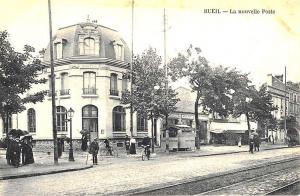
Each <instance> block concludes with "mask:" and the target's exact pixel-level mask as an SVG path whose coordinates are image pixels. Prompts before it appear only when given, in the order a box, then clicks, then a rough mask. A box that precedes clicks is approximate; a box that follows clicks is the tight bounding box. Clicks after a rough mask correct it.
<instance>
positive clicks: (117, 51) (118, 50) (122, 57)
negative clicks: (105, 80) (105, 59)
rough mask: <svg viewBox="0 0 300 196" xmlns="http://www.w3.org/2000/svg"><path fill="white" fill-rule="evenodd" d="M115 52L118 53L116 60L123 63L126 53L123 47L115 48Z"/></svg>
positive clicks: (117, 46)
mask: <svg viewBox="0 0 300 196" xmlns="http://www.w3.org/2000/svg"><path fill="white" fill-rule="evenodd" d="M115 52H116V59H117V60H120V61H123V60H124V52H123V46H121V45H116V46H115Z"/></svg>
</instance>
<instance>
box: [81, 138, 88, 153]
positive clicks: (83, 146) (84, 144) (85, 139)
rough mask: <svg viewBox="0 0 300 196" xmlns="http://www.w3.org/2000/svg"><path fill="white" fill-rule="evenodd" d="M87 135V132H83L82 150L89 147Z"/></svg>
mask: <svg viewBox="0 0 300 196" xmlns="http://www.w3.org/2000/svg"><path fill="white" fill-rule="evenodd" d="M87 141H88V139H87V135H86V134H82V138H81V150H83V151H86V149H87Z"/></svg>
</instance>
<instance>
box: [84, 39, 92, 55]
mask: <svg viewBox="0 0 300 196" xmlns="http://www.w3.org/2000/svg"><path fill="white" fill-rule="evenodd" d="M84 55H95V40H94V39H93V38H90V37H88V38H85V39H84Z"/></svg>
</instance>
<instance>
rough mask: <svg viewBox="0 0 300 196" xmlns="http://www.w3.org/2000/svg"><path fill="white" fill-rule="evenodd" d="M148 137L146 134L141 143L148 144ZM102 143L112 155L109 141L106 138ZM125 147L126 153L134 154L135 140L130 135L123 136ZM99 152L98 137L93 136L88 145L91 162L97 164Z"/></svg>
mask: <svg viewBox="0 0 300 196" xmlns="http://www.w3.org/2000/svg"><path fill="white" fill-rule="evenodd" d="M150 141H151V140H150V138H149V137H148V136H146V137H145V138H144V139H143V141H142V145H143V146H150ZM104 144H105V149H106V150H107V152H108V154H109V155H112V147H111V146H110V142H109V140H108V139H105V140H104ZM124 144H125V149H126V153H127V154H136V146H135V144H136V140H135V139H134V138H133V137H132V138H129V136H128V135H126V136H125V141H124ZM98 152H99V143H98V139H97V138H95V139H94V140H93V141H92V142H91V144H90V147H89V154H91V155H92V157H93V164H94V165H97V164H98V159H97V155H98Z"/></svg>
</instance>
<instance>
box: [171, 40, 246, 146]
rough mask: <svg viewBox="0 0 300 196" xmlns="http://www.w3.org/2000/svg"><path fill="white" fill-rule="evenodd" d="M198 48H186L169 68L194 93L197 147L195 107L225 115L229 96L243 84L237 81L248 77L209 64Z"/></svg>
mask: <svg viewBox="0 0 300 196" xmlns="http://www.w3.org/2000/svg"><path fill="white" fill-rule="evenodd" d="M200 53H201V50H200V48H197V47H193V46H192V45H191V46H190V47H189V48H188V50H187V53H186V54H182V53H179V54H178V56H177V57H176V58H174V59H172V60H171V62H170V65H169V67H170V70H171V71H172V72H171V76H172V79H173V80H177V79H178V78H188V80H189V83H190V85H191V88H192V91H193V92H196V99H195V104H194V109H195V122H196V130H197V132H196V134H197V135H196V147H197V148H198V149H199V148H200V122H199V118H198V116H199V114H198V109H199V106H200V105H202V106H203V108H204V110H206V111H208V112H210V113H217V114H218V115H220V116H223V117H227V116H228V115H229V114H231V113H232V111H233V102H232V95H233V93H234V92H235V89H237V88H239V87H240V86H242V84H241V83H240V81H243V80H245V79H247V75H246V74H241V73H240V72H238V71H236V70H235V69H229V68H228V67H223V66H217V67H211V66H210V65H209V63H208V61H207V60H206V58H205V57H203V56H201V55H200Z"/></svg>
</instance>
